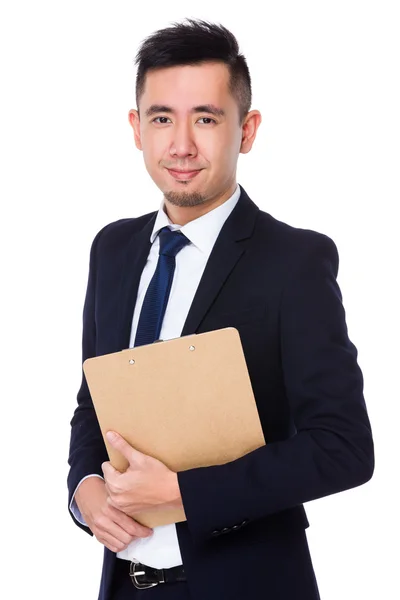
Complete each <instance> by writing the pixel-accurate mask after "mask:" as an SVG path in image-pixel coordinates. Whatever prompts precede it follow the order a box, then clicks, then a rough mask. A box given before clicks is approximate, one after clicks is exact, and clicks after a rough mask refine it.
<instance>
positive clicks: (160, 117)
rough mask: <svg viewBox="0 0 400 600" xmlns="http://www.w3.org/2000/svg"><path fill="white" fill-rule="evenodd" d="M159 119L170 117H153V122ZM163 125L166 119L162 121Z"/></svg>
mask: <svg viewBox="0 0 400 600" xmlns="http://www.w3.org/2000/svg"><path fill="white" fill-rule="evenodd" d="M157 119H168V117H156V118H155V119H153V121H152V123H155V122H156V121H157ZM161 125H164V121H163V122H162V123H161Z"/></svg>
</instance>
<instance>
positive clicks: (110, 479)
mask: <svg viewBox="0 0 400 600" xmlns="http://www.w3.org/2000/svg"><path fill="white" fill-rule="evenodd" d="M106 435H107V440H108V441H109V443H110V444H111V445H112V446H113V447H114V448H115V449H116V450H118V451H119V452H120V453H121V454H122V455H123V456H124V457H125V458H126V459H127V460H128V462H129V466H128V468H127V470H126V471H125V473H120V472H119V471H117V469H114V467H113V466H112V465H111V464H110V462H108V461H107V462H104V463H103V464H102V465H101V468H102V469H103V473H104V478H105V481H106V488H107V492H108V503H109V504H110V505H111V506H113V507H114V508H118V509H119V510H122V511H123V512H124V513H125V514H126V515H129V516H131V517H132V516H133V515H135V514H137V513H138V512H140V511H144V510H153V509H157V508H160V507H164V508H165V507H169V508H183V504H182V498H181V493H180V490H179V484H178V476H177V474H176V473H174V471H171V470H170V469H169V468H168V467H167V466H166V465H164V464H163V463H162V462H161V461H159V460H157V459H156V458H153V457H152V456H148V455H147V454H143V453H142V452H139V450H135V449H134V448H132V446H130V445H129V444H128V442H127V441H126V440H124V438H123V437H121V436H120V435H119V434H118V433H115V432H112V431H109V432H108V433H107V434H106Z"/></svg>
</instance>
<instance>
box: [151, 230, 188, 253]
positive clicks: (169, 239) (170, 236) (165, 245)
mask: <svg viewBox="0 0 400 600" xmlns="http://www.w3.org/2000/svg"><path fill="white" fill-rule="evenodd" d="M158 235H159V236H160V251H159V254H164V255H167V256H176V255H177V254H178V252H179V250H181V249H182V248H183V247H184V246H186V245H187V244H189V243H190V240H189V239H188V238H187V237H186V236H185V234H183V233H182V232H181V231H179V230H176V231H172V229H170V228H169V227H163V228H162V229H161V230H160V232H159V234H158Z"/></svg>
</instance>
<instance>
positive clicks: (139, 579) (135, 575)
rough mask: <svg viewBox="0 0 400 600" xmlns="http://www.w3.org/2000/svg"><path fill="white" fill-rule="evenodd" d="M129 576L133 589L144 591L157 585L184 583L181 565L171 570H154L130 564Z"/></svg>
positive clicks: (133, 563) (138, 564)
mask: <svg viewBox="0 0 400 600" xmlns="http://www.w3.org/2000/svg"><path fill="white" fill-rule="evenodd" d="M129 575H130V576H131V580H132V583H133V585H134V586H135V588H137V589H138V590H144V589H146V588H151V587H154V586H155V585H158V584H159V583H174V582H176V581H186V575H185V570H184V568H183V565H179V566H178V567H171V569H155V568H154V567H149V566H148V565H142V564H141V563H135V562H131V565H130V568H129Z"/></svg>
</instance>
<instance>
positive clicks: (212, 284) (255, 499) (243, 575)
mask: <svg viewBox="0 0 400 600" xmlns="http://www.w3.org/2000/svg"><path fill="white" fill-rule="evenodd" d="M240 187H241V196H240V199H239V201H238V203H237V205H236V206H235V208H234V209H233V211H232V213H231V214H230V215H229V217H228V219H227V220H226V222H225V223H224V225H223V227H222V229H221V232H220V234H219V236H218V238H217V241H216V243H215V246H214V248H213V250H212V253H211V255H210V258H209V261H208V263H207V265H206V268H205V271H204V274H203V277H202V279H201V281H200V284H199V287H198V289H197V291H196V294H195V297H194V300H193V303H192V305H191V307H190V311H189V314H188V316H187V319H186V322H185V324H184V327H183V330H182V333H181V335H188V334H193V333H202V332H205V331H210V330H213V329H219V328H223V327H228V326H233V327H236V328H237V329H238V331H239V334H240V337H241V341H242V345H243V350H244V354H245V358H246V362H247V367H248V370H249V374H250V379H251V383H252V387H253V391H254V395H255V398H256V402H257V407H258V411H259V416H260V420H261V424H262V428H263V432H264V436H265V440H266V445H265V446H264V447H262V448H259V449H257V450H255V451H253V452H250V453H249V454H247V455H245V456H243V457H242V458H240V459H238V460H235V461H233V462H230V463H227V464H225V465H219V466H212V467H205V468H196V469H191V470H188V471H184V472H179V473H178V481H179V485H180V489H181V493H182V499H183V504H184V508H185V513H186V516H187V521H186V522H182V523H178V524H177V534H178V540H179V545H180V549H181V554H182V559H183V563H184V566H185V571H186V574H187V577H188V585H189V587H190V591H191V594H192V597H193V599H194V600H204V599H205V598H207V600H224V599H226V600H239V599H240V600H243V598H246V599H247V598H268V599H269V600H296V599H298V600H313V599H316V598H318V597H319V596H318V590H317V586H316V582H315V578H314V571H313V568H312V563H311V559H310V555H309V552H308V545H307V539H306V534H305V529H306V528H307V527H308V520H307V517H306V514H305V511H304V508H303V503H304V502H307V501H310V500H314V499H316V498H321V497H323V496H327V495H328V494H334V493H337V492H341V491H343V490H346V489H349V488H353V487H355V486H358V485H361V484H363V483H365V482H366V481H368V480H369V479H370V478H371V476H372V474H373V471H374V449H373V440H372V435H371V427H370V422H369V419H368V415H367V411H366V406H365V402H364V398H363V377H362V373H361V371H360V368H359V366H358V364H357V350H356V348H355V346H354V345H353V343H352V342H351V341H350V340H349V337H348V333H347V327H346V321H345V312H344V309H343V305H342V297H341V292H340V289H339V287H338V285H337V282H336V276H337V271H338V253H337V250H336V246H335V244H334V243H333V241H332V240H331V239H330V238H329V237H327V236H325V235H323V234H320V233H316V232H314V231H310V230H305V229H297V228H293V227H290V226H289V225H286V224H285V223H282V222H280V221H278V220H276V219H274V218H273V217H272V216H271V215H269V214H268V213H266V212H264V211H261V210H260V209H259V208H258V207H257V206H256V204H255V203H254V202H253V201H252V200H251V199H250V198H249V196H248V195H247V194H246V192H245V190H244V189H243V187H242V186H240ZM156 214H157V213H156V212H151V213H149V214H146V215H143V216H141V217H138V218H130V219H121V220H118V221H116V222H113V223H110V224H108V225H107V226H105V227H104V228H103V229H102V230H101V231H99V233H98V234H97V235H96V237H95V239H94V241H93V244H92V247H91V252H90V267H89V280H88V287H87V293H86V299H85V304H84V310H83V356H82V359H83V360H85V359H86V358H88V357H92V356H97V355H102V354H107V353H110V352H116V351H119V350H122V349H124V348H128V346H129V337H130V330H131V323H132V316H133V310H134V306H135V301H136V295H137V290H138V285H139V280H140V276H141V273H142V270H143V268H144V265H145V263H146V259H147V256H148V254H149V251H150V247H151V244H150V234H151V231H152V228H153V224H154V221H155V217H156ZM77 399H78V406H77V408H76V410H75V413H74V415H73V418H72V421H71V426H72V430H71V443H70V454H69V464H70V472H69V476H68V488H69V502H70V500H71V497H72V494H73V493H74V491H75V488H76V486H77V484H78V483H79V481H80V480H81V479H82V478H83V477H84V476H86V475H88V474H90V473H98V474H99V475H102V471H101V463H102V462H103V461H106V460H108V456H107V453H106V449H105V446H104V443H103V439H102V436H101V434H100V430H99V426H98V422H97V420H96V416H95V412H94V409H93V405H92V401H91V398H90V393H89V391H88V387H87V384H86V380H85V377H84V375H82V383H81V386H80V389H79V392H78V397H77ZM215 402H218V398H215ZM74 520H75V519H74ZM75 522H76V524H77V525H78V526H79V527H82V528H83V529H85V530H86V531H87V532H88V533H91V532H90V530H89V529H88V528H85V527H83V526H82V525H81V524H80V523H78V522H77V521H75ZM115 560H116V555H115V554H114V553H112V552H111V551H109V550H108V549H106V548H105V552H104V563H103V572H102V579H101V585H100V596H99V599H100V600H110V586H111V580H112V574H113V568H114V565H115ZM337 576H338V574H337V573H335V577H337ZM339 576H340V574H339ZM132 588H133V586H132ZM133 591H134V588H133Z"/></svg>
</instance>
